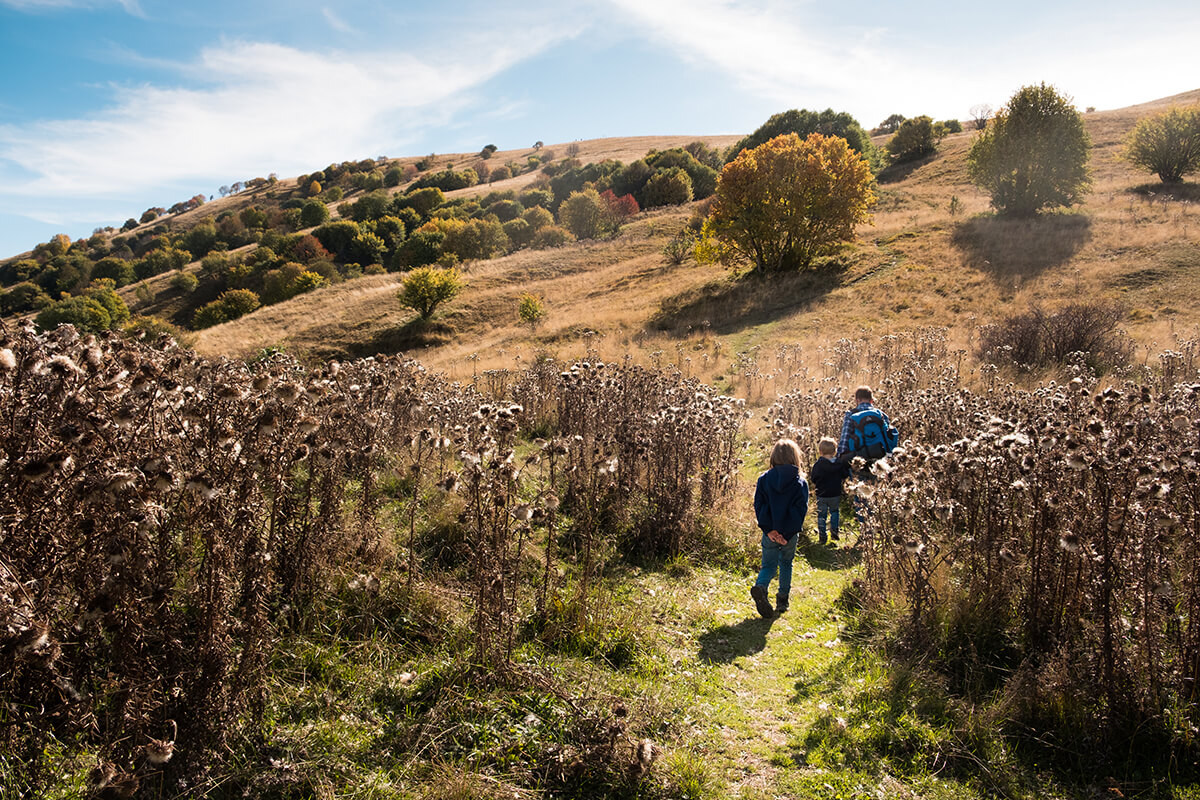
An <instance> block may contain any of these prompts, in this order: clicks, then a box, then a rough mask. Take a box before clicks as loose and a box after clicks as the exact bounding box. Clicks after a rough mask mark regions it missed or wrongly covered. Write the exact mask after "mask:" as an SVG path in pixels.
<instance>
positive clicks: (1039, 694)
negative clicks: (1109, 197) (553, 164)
mask: <svg viewBox="0 0 1200 800" xmlns="http://www.w3.org/2000/svg"><path fill="white" fill-rule="evenodd" d="M1193 377H1194V376H1193ZM893 409H895V411H896V414H897V416H900V417H902V418H903V419H904V420H906V421H907V422H908V427H907V429H906V431H905V433H906V439H907V441H906V442H905V445H904V446H903V447H902V448H901V449H900V450H898V451H897V452H896V453H894V454H892V456H890V457H889V458H888V459H887V460H886V461H885V462H884V463H883V465H882V467H881V468H879V469H877V470H876V474H877V475H879V476H880V480H879V482H878V483H876V484H873V485H871V484H867V485H863V486H861V487H859V491H860V493H861V494H864V495H867V496H870V500H869V502H870V505H871V507H872V513H873V515H874V517H873V519H874V522H873V523H872V525H871V526H870V529H869V535H867V536H865V537H863V540H862V546H863V548H864V563H865V580H866V583H867V587H868V595H869V599H870V600H871V601H872V602H873V603H874V604H876V605H877V606H880V607H882V604H884V603H885V602H887V600H888V599H889V598H892V599H899V600H901V601H902V602H903V605H904V607H905V608H907V609H908V611H907V617H906V619H905V621H904V625H903V627H902V631H903V636H902V639H901V643H903V642H905V641H906V642H907V643H908V645H909V646H910V647H913V648H918V649H920V650H922V651H923V652H924V653H925V656H926V657H927V656H928V654H929V653H935V654H936V656H935V657H934V659H935V661H937V662H938V663H939V664H940V666H941V668H942V669H944V670H945V671H946V672H947V674H949V675H950V677H951V679H952V684H953V685H955V686H956V687H957V689H958V690H960V691H963V692H965V693H967V694H973V695H976V696H979V697H983V696H987V695H988V694H989V693H992V692H997V691H999V692H1001V693H1002V694H1003V693H1005V692H1007V696H1008V700H1009V702H1010V703H1011V704H1012V708H1014V709H1016V712H1015V713H1017V714H1018V717H1019V718H1020V719H1021V720H1022V721H1023V722H1025V723H1028V724H1031V725H1033V726H1035V727H1039V726H1052V725H1062V724H1068V725H1075V726H1077V728H1078V729H1077V731H1076V732H1077V733H1079V732H1082V731H1083V730H1084V729H1085V727H1086V726H1087V725H1088V724H1089V723H1088V722H1087V721H1088V720H1095V719H1102V720H1104V724H1103V726H1102V728H1103V730H1102V732H1101V733H1102V736H1104V737H1106V741H1107V743H1108V745H1109V746H1111V747H1114V748H1119V747H1121V746H1125V747H1128V746H1129V741H1130V737H1131V736H1133V735H1134V732H1139V734H1138V735H1143V736H1152V735H1157V734H1156V733H1155V732H1158V734H1161V735H1162V736H1167V737H1174V738H1173V741H1174V744H1175V745H1176V746H1178V747H1183V748H1184V749H1185V750H1189V748H1190V749H1191V751H1190V755H1189V756H1188V758H1189V760H1190V759H1192V758H1194V757H1195V756H1196V755H1197V753H1196V752H1194V746H1195V738H1194V736H1193V735H1192V734H1191V733H1190V731H1192V730H1195V727H1194V726H1196V725H1197V724H1200V715H1198V714H1197V713H1196V711H1195V709H1196V707H1197V706H1196V701H1197V700H1198V699H1200V685H1198V683H1197V679H1198V677H1200V625H1197V623H1196V620H1197V619H1200V616H1198V615H1200V577H1198V576H1200V550H1198V549H1197V547H1196V545H1197V544H1198V543H1200V542H1198V541H1197V539H1198V537H1200V502H1198V501H1200V469H1198V462H1200V384H1183V383H1180V384H1177V385H1175V386H1174V387H1172V389H1171V390H1170V391H1169V392H1166V393H1161V392H1158V391H1157V390H1156V389H1155V388H1154V387H1151V386H1147V385H1141V384H1136V383H1133V382H1128V383H1125V384H1123V385H1120V386H1115V387H1109V388H1105V389H1103V390H1098V389H1097V388H1096V386H1095V385H1094V379H1091V378H1085V377H1083V375H1082V374H1081V375H1080V376H1079V377H1076V378H1075V379H1073V380H1071V381H1070V382H1069V383H1066V384H1061V385H1060V384H1055V383H1050V384H1047V385H1045V386H1043V387H1041V388H1038V389H1036V390H1032V391H1026V390H1020V389H1017V388H1014V387H1012V386H1011V385H1009V386H993V387H992V388H991V389H990V390H989V391H986V392H984V393H981V394H976V393H974V392H970V391H968V390H966V389H962V388H957V389H956V388H955V387H954V385H953V384H952V383H950V382H947V383H945V384H943V385H937V386H934V387H931V388H929V389H924V390H921V391H919V392H915V393H910V394H907V395H900V396H893V397H891V406H890V407H889V411H891V410H893ZM1052 709H1058V711H1052ZM1063 709H1067V710H1066V711H1064V710H1063ZM1056 715H1057V716H1056ZM1122 742H1123V743H1124V745H1122V744H1120V743H1122Z"/></svg>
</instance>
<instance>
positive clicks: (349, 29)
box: [321, 7, 358, 33]
mask: <svg viewBox="0 0 1200 800" xmlns="http://www.w3.org/2000/svg"><path fill="white" fill-rule="evenodd" d="M321 16H323V17H324V18H325V21H326V22H328V23H329V27H331V28H333V29H334V30H335V31H341V32H342V33H358V30H357V29H356V28H355V27H354V26H353V25H351V24H350V23H348V22H346V21H345V20H344V19H342V18H341V17H339V16H338V15H337V13H336V12H335V11H334V10H333V9H332V8H328V7H325V8H322V9H321Z"/></svg>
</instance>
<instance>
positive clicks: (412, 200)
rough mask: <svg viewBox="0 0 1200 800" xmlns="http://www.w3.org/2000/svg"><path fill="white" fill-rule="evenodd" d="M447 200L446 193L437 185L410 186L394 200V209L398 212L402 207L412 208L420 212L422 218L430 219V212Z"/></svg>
mask: <svg viewBox="0 0 1200 800" xmlns="http://www.w3.org/2000/svg"><path fill="white" fill-rule="evenodd" d="M445 202H446V195H445V194H444V193H443V192H442V190H441V189H439V188H437V187H436V186H426V187H421V188H415V189H413V188H410V189H409V190H408V191H407V192H405V193H404V194H401V195H396V197H395V198H394V199H393V200H392V211H393V212H397V213H398V212H399V211H401V210H402V209H405V208H411V209H412V210H413V211H415V212H417V213H418V214H420V215H421V218H422V219H428V218H429V214H430V213H431V212H432V211H433V210H434V209H435V208H437V207H438V206H440V205H442V204H443V203H445Z"/></svg>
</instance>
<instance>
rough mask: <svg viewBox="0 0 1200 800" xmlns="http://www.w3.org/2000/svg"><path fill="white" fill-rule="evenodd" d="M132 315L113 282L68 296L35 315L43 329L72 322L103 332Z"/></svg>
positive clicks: (40, 327) (84, 328)
mask: <svg viewBox="0 0 1200 800" xmlns="http://www.w3.org/2000/svg"><path fill="white" fill-rule="evenodd" d="M127 319H129V308H128V307H127V306H126V305H125V301H124V300H122V299H121V298H120V297H119V296H117V293H116V292H115V291H113V289H112V287H111V286H107V285H100V286H96V287H93V288H92V289H89V290H88V291H87V293H86V294H82V295H77V296H75V297H68V298H65V299H63V300H60V301H58V302H57V303H54V304H53V305H51V306H48V307H46V308H44V309H42V311H41V312H40V313H38V315H37V317H35V318H34V323H35V324H36V325H37V326H38V328H39V329H41V330H50V329H51V328H56V327H58V326H59V325H64V324H68V323H69V324H71V325H74V326H75V327H76V328H78V329H79V330H80V331H86V332H88V333H100V332H101V331H106V330H110V329H112V328H116V327H119V326H120V324H121V323H122V322H124V321H125V320H127Z"/></svg>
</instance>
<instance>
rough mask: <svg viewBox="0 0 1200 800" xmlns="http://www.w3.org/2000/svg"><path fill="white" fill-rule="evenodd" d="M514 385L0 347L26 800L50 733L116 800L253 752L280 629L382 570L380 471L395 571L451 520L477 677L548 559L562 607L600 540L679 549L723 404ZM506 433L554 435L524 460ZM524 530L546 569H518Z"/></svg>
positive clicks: (633, 373) (402, 367)
mask: <svg viewBox="0 0 1200 800" xmlns="http://www.w3.org/2000/svg"><path fill="white" fill-rule="evenodd" d="M504 388H506V389H507V388H509V386H508V381H507V379H506V380H505V381H504ZM511 388H512V392H513V394H516V395H520V396H521V398H522V399H521V400H520V401H519V402H514V401H513V400H512V399H509V400H498V401H490V402H489V401H486V400H485V398H484V397H483V396H482V395H480V394H479V393H477V392H476V390H475V389H474V388H473V387H470V386H466V387H464V386H459V385H456V384H449V383H447V382H445V381H444V380H442V379H440V378H437V377H434V376H430V375H427V374H426V373H425V372H424V370H423V368H421V367H420V366H419V365H417V364H416V363H415V362H411V361H405V360H401V359H396V358H382V357H381V358H368V359H363V360H361V361H356V362H352V363H346V364H339V363H337V362H330V363H329V364H328V365H327V366H325V367H322V368H319V369H313V370H306V369H304V368H303V367H301V366H300V365H299V364H298V363H297V362H295V361H294V360H292V359H291V358H289V357H287V356H284V355H282V354H275V355H273V356H272V357H271V358H269V359H266V360H263V361H260V362H258V363H256V364H255V365H253V366H248V365H245V364H240V363H237V362H231V361H228V360H224V359H222V360H217V361H206V360H203V359H200V358H199V357H197V356H195V355H194V354H192V353H190V352H185V351H181V350H179V349H178V348H177V347H176V346H175V344H174V342H172V341H171V340H170V339H169V337H164V338H162V339H160V340H159V341H158V342H156V343H154V344H153V345H150V344H146V343H140V342H136V341H131V340H126V339H122V338H119V337H116V336H111V337H108V336H106V337H101V338H96V337H92V336H87V337H82V338H81V337H79V336H78V335H77V334H76V333H75V332H74V330H73V329H71V328H69V327H64V328H60V329H58V330H57V331H56V332H53V333H51V334H46V335H36V334H35V333H34V331H33V330H32V328H31V327H23V328H21V329H19V330H17V331H13V332H9V331H7V330H4V331H0V491H3V492H4V496H5V497H6V504H5V507H4V508H3V509H2V510H0V553H2V554H3V555H2V556H0V659H3V660H4V662H5V663H7V664H11V665H12V666H11V668H9V669H6V670H5V671H4V672H3V673H0V698H2V700H3V703H2V706H0V707H2V708H3V711H2V712H0V713H2V714H3V716H0V750H2V751H4V752H7V753H10V754H13V755H14V756H15V758H16V759H17V760H16V762H15V763H14V764H12V765H9V766H8V767H6V768H9V769H10V770H12V772H11V774H12V775H13V777H15V778H16V779H18V780H20V781H22V782H24V783H25V784H26V785H27V786H30V787H37V786H39V785H43V783H44V780H45V779H46V777H47V776H46V775H45V774H44V769H45V762H44V761H43V758H44V754H45V753H46V745H47V744H48V743H49V742H50V741H51V740H57V742H59V743H60V746H61V747H62V748H63V749H64V751H65V752H67V753H74V752H81V751H86V752H89V753H92V754H95V757H96V758H97V759H98V760H97V764H96V769H95V771H94V773H93V776H92V778H93V780H92V786H93V788H95V789H97V790H100V789H108V790H110V791H113V792H116V793H117V794H119V795H124V796H128V795H131V794H134V793H135V792H136V791H137V786H138V784H139V782H145V781H147V780H151V781H153V782H154V783H155V784H156V785H173V786H180V785H182V784H181V783H180V781H181V780H183V779H184V778H185V777H187V776H194V775H196V774H198V773H199V772H202V771H203V770H204V769H206V768H207V767H206V766H205V765H206V764H208V763H210V762H213V761H219V760H220V758H221V755H220V754H221V753H222V752H227V750H228V748H229V746H230V744H231V742H232V737H234V736H236V735H242V734H250V735H252V736H258V737H263V736H265V735H266V734H265V732H264V731H262V730H260V729H259V723H260V722H261V720H262V714H263V710H264V693H265V671H266V668H267V664H268V663H269V660H270V657H271V654H272V648H273V646H274V642H275V641H276V640H277V638H278V636H279V634H280V633H281V632H283V631H285V630H287V629H289V628H290V629H301V630H302V629H304V628H305V627H306V626H308V625H310V624H312V619H311V615H310V614H308V613H307V612H308V610H309V609H310V608H312V607H313V604H314V602H315V601H317V600H318V599H319V598H320V596H321V595H322V594H323V593H325V592H327V591H329V589H330V588H332V587H333V586H334V585H336V583H337V581H338V580H340V578H341V576H343V575H345V574H346V572H347V571H350V572H364V571H365V572H371V571H372V570H377V569H378V568H379V567H380V566H382V565H384V562H386V561H388V560H389V559H390V558H391V557H392V552H393V550H394V543H393V541H392V539H391V537H389V536H388V535H387V532H386V530H385V528H384V524H383V523H382V522H381V519H382V518H381V517H380V516H379V514H378V513H377V512H378V510H379V507H380V505H381V503H382V502H383V500H384V499H385V497H384V495H383V493H382V491H381V489H380V486H379V477H380V475H381V474H382V473H383V472H386V471H387V470H389V469H395V468H397V465H399V467H400V468H402V469H407V470H408V474H409V476H410V478H411V485H410V488H411V500H410V502H411V503H412V505H411V506H410V507H409V508H408V509H407V510H408V512H409V515H408V517H407V520H406V522H407V525H405V527H406V528H407V530H406V531H403V533H402V534H401V536H400V537H398V538H399V539H401V540H404V539H406V540H407V542H408V552H407V554H406V557H405V560H404V561H403V562H401V564H400V565H401V566H403V567H404V568H406V569H407V571H408V573H409V579H410V580H414V579H415V578H416V576H417V575H418V574H419V572H420V570H421V568H422V565H421V563H420V561H419V557H418V554H417V553H416V552H415V551H414V549H415V547H416V544H415V541H414V540H415V529H416V519H417V514H418V513H419V511H420V505H419V504H420V503H421V502H422V499H424V502H425V503H426V504H429V505H432V504H439V503H440V504H442V505H447V506H448V507H451V508H461V513H460V514H459V517H458V525H459V527H460V528H461V529H462V530H463V535H464V538H465V540H466V541H467V542H468V544H469V547H470V552H471V556H470V559H469V561H470V570H469V571H470V581H471V586H472V590H471V592H470V595H471V598H472V600H473V603H472V605H473V609H472V610H473V614H474V632H475V652H474V654H473V657H474V663H475V664H476V665H477V666H478V667H479V668H480V669H481V673H483V674H487V673H488V672H489V671H490V670H496V669H503V668H504V667H505V666H506V665H507V664H508V663H509V659H510V657H511V654H512V648H513V640H514V636H515V633H516V631H517V630H518V629H519V622H520V620H521V615H522V614H525V613H527V612H528V608H527V605H526V604H524V603H523V602H522V601H523V599H525V598H529V597H531V596H534V595H536V604H535V607H536V610H537V611H541V612H542V613H544V612H545V610H546V607H547V605H548V604H549V602H550V601H549V597H550V596H552V595H553V593H554V592H555V589H556V587H555V586H554V582H555V581H556V580H557V578H558V575H559V572H560V571H559V569H557V564H558V563H559V562H561V561H563V560H572V561H575V562H577V564H578V567H577V572H578V574H579V575H580V577H579V580H578V583H577V587H576V591H577V599H578V602H577V604H576V605H577V607H579V608H584V607H586V604H587V597H588V594H589V593H590V592H591V591H593V590H594V580H595V575H596V571H597V569H598V568H599V566H600V561H601V560H602V553H603V552H604V551H605V548H606V547H611V546H613V544H614V542H613V541H612V540H613V530H614V529H613V528H612V527H610V526H609V523H610V522H612V521H614V520H622V519H629V518H633V517H636V519H637V520H638V521H639V526H638V528H637V530H636V531H635V532H634V533H635V536H634V538H635V540H637V541H642V542H644V543H645V545H646V547H647V548H649V549H651V550H654V551H656V552H663V553H672V552H677V551H678V550H679V549H680V548H681V547H683V545H684V541H685V537H686V534H687V533H688V530H689V526H692V525H695V523H696V521H697V518H698V516H699V515H700V514H701V513H702V512H703V511H704V509H705V508H707V507H711V506H713V505H715V504H717V503H719V502H720V500H721V499H722V498H723V497H725V496H726V494H727V489H728V487H729V485H730V482H731V481H732V480H733V475H734V473H735V470H736V465H737V459H736V452H737V449H736V442H737V438H738V430H739V428H740V425H741V422H742V419H743V416H744V412H743V411H742V409H741V405H740V403H738V402H737V401H733V400H730V399H728V398H720V397H717V396H715V395H714V394H713V393H712V392H711V390H709V389H707V388H706V387H703V386H700V385H699V384H696V383H694V382H692V381H682V380H680V379H679V378H678V376H675V377H671V376H662V375H657V374H655V373H652V372H649V371H646V370H641V369H640V368H635V367H631V366H629V365H625V366H623V367H615V366H612V365H603V364H591V363H584V364H579V365H575V366H574V367H572V368H570V369H567V370H565V371H564V370H562V368H561V367H559V366H557V365H555V366H553V367H551V366H549V365H548V364H547V363H546V362H539V363H538V364H535V365H534V366H533V367H531V369H530V370H528V371H526V372H525V373H518V374H516V375H515V376H514V377H513V379H512V382H511ZM523 428H524V429H532V430H536V431H538V432H547V433H550V434H552V435H551V436H550V438H548V439H539V440H537V441H536V442H533V443H532V445H533V446H532V448H530V446H529V444H530V443H529V442H528V440H526V439H523V438H522V437H521V433H522V429H523ZM660 443H661V445H662V447H659V446H658V445H659V444H660ZM652 445H654V446H652ZM518 449H520V450H521V451H522V453H524V454H523V455H519V454H518ZM531 467H533V469H530V468H531ZM526 470H529V472H528V474H526ZM423 487H427V491H423ZM451 495H459V496H458V497H457V498H453V499H452V498H451ZM560 497H561V498H562V500H560V499H559V498H560ZM635 511H637V514H634V512H635ZM568 532H569V534H570V535H569V536H567V538H566V540H564V538H563V536H564V535H565V534H567V533H568ZM535 534H538V536H539V541H541V542H544V559H545V560H544V564H542V565H541V566H540V568H538V569H536V570H523V569H522V562H523V561H524V560H527V555H526V554H527V550H528V549H529V543H530V541H531V537H533V536H534V535H535ZM639 537H640V538H639ZM564 541H566V542H567V543H568V546H567V547H566V548H564V547H563V546H562V544H563V542H564ZM539 578H540V580H538V579H539ZM372 580H373V581H374V585H376V586H377V585H378V579H374V578H372V579H371V580H368V581H366V582H365V583H366V585H367V586H370V585H371V583H372ZM539 584H540V585H539Z"/></svg>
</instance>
